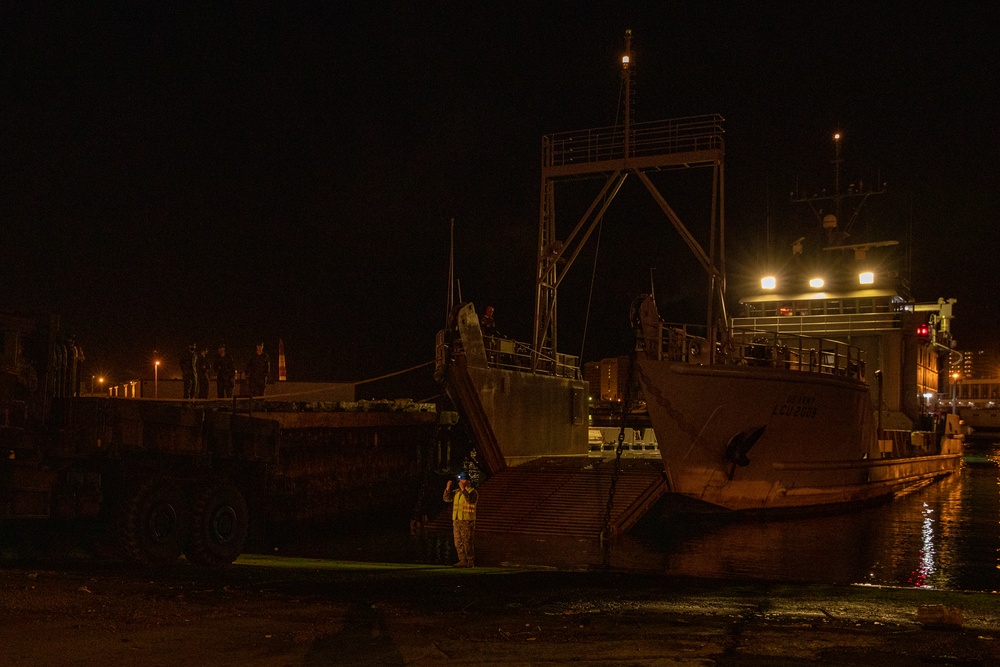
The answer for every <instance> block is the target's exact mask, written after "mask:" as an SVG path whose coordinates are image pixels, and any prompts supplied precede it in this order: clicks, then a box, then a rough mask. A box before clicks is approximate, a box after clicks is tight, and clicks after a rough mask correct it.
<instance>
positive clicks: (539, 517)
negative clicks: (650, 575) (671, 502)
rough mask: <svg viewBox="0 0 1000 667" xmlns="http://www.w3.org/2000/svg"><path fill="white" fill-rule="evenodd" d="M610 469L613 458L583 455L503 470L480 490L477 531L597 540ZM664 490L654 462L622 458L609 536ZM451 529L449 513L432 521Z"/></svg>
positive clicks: (658, 465)
mask: <svg viewBox="0 0 1000 667" xmlns="http://www.w3.org/2000/svg"><path fill="white" fill-rule="evenodd" d="M614 470H615V462H614V460H613V459H602V458H597V457H588V456H553V457H542V458H537V459H534V460H532V461H528V462H527V463H523V464H521V465H519V466H516V467H512V468H506V469H504V470H502V471H500V472H499V473H497V474H495V475H494V476H493V477H491V478H490V479H489V480H488V481H487V482H486V483H484V484H483V485H482V486H480V487H479V505H478V510H477V516H476V530H477V531H484V532H491V533H494V532H495V533H507V534H522V535H562V536H569V537H589V538H594V539H597V538H599V537H600V535H601V532H602V531H603V530H604V522H605V513H606V512H607V505H608V499H609V497H610V496H611V482H612V478H613V477H614ZM666 492H667V484H666V480H665V478H664V475H663V463H662V462H661V461H660V460H659V458H657V459H652V458H636V459H622V460H621V462H620V464H619V473H618V481H617V483H616V484H615V493H614V497H613V503H612V507H611V531H612V533H613V534H621V533H624V532H626V531H627V530H628V529H629V528H631V527H632V526H634V525H635V524H636V523H637V522H638V521H639V519H641V518H642V516H643V515H644V514H645V513H646V512H647V511H648V510H649V509H650V508H651V507H652V506H653V505H654V504H656V501H658V500H659V499H660V498H661V497H662V496H663V495H664V494H665V493H666ZM450 525H451V511H450V509H449V510H446V511H444V512H442V513H441V514H440V515H439V516H438V517H437V518H436V519H435V520H434V521H433V522H432V526H436V527H442V528H443V527H449V526H450Z"/></svg>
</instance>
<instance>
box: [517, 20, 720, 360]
mask: <svg viewBox="0 0 1000 667" xmlns="http://www.w3.org/2000/svg"><path fill="white" fill-rule="evenodd" d="M632 57H633V54H632V31H631V30H627V31H626V32H625V52H624V53H623V54H622V57H621V64H622V81H623V88H624V92H625V109H624V111H625V126H624V128H622V127H621V126H615V127H604V128H592V129H588V130H579V131H571V132H560V133H557V134H549V135H545V136H544V137H542V169H541V187H540V193H541V198H540V202H539V224H538V255H537V257H538V267H537V273H536V274H535V276H536V277H535V280H536V282H535V333H534V338H533V341H532V343H533V345H532V370H533V371H535V372H539V373H545V372H551V371H550V369H551V368H553V367H554V366H553V365H554V364H558V363H559V357H560V356H561V355H558V354H557V352H556V350H557V349H558V333H557V329H558V327H557V319H558V318H557V314H558V313H557V310H558V309H557V307H556V306H557V292H558V289H559V286H560V285H561V283H562V281H563V279H564V278H565V277H566V275H567V273H568V272H569V271H570V269H571V268H572V266H573V264H574V262H575V261H576V259H577V257H578V256H579V255H580V252H581V250H582V249H583V247H584V245H586V243H587V241H588V240H589V239H590V238H591V236H592V234H593V233H594V231H595V229H597V226H598V225H599V224H600V222H601V220H602V219H603V218H604V214H605V212H606V211H607V209H608V207H609V206H610V205H611V203H612V202H613V201H614V199H615V197H616V196H617V194H618V192H619V191H620V189H621V187H622V186H623V184H624V183H625V180H626V179H627V178H628V177H632V176H634V177H635V178H636V179H638V180H639V182H640V183H641V184H642V185H643V187H644V188H645V189H646V190H647V191H648V192H649V194H650V196H652V198H653V201H654V202H655V203H656V204H657V205H658V206H659V208H660V210H661V211H662V212H663V214H664V216H665V217H666V219H667V221H668V222H669V223H670V226H672V227H673V228H674V230H675V231H676V232H677V233H678V234H679V235H680V237H681V240H682V241H683V242H684V244H685V245H686V246H687V247H688V249H689V250H690V251H691V253H692V254H693V255H694V257H695V259H696V260H697V261H698V263H699V264H700V265H701V266H702V268H703V269H704V270H705V271H706V273H707V275H708V277H709V285H710V290H709V291H710V293H711V295H712V296H710V297H709V298H710V303H711V304H712V305H710V309H709V312H710V325H709V326H710V329H711V331H712V332H713V334H715V333H719V334H721V335H723V336H724V335H725V332H726V327H727V325H726V321H725V319H726V314H725V302H724V291H725V279H724V276H723V271H724V264H725V251H724V248H725V245H724V242H723V220H724V217H725V206H724V203H723V198H724V196H725V188H724V178H725V176H724V166H723V164H724V156H725V146H724V141H723V135H724V131H723V129H722V123H723V118H722V116H720V115H718V114H706V115H702V116H689V117H686V118H675V119H671V120H661V121H652V122H645V123H638V124H636V123H633V122H632V104H631V96H632V84H631V76H632V71H633V68H634V66H635V62H634V61H633V59H632ZM692 168H711V170H712V186H711V198H712V200H711V220H710V225H711V229H712V232H711V241H710V242H711V245H710V247H709V248H708V251H706V249H705V248H704V247H702V245H701V244H700V242H699V241H698V239H697V238H696V237H695V235H694V234H692V233H691V231H690V230H689V229H688V228H687V227H686V226H685V225H684V223H683V222H682V221H681V219H680V217H679V216H678V215H677V213H676V212H675V211H674V209H673V208H672V207H671V206H670V204H669V203H668V202H667V199H666V197H664V195H663V194H662V193H661V192H660V190H659V189H658V188H657V186H656V185H655V184H654V183H653V181H652V180H651V179H650V175H656V174H662V173H667V172H672V171H677V170H681V169H692ZM581 179H594V180H596V181H603V186H602V187H601V188H600V191H599V192H598V193H597V194H596V196H595V197H594V198H593V200H592V201H591V202H590V205H589V206H588V207H587V209H586V211H584V212H583V214H582V215H581V217H580V218H579V219H578V220H577V222H576V224H575V226H574V227H572V228H571V229H566V228H564V229H563V230H562V231H563V233H562V234H559V233H558V230H557V226H556V185H557V184H559V183H561V182H568V181H579V180H581ZM713 339H714V336H713ZM712 349H713V350H714V346H713V347H712Z"/></svg>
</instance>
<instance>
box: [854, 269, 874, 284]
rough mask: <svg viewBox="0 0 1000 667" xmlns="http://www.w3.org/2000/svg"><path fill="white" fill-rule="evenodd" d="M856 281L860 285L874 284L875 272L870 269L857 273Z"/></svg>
mask: <svg viewBox="0 0 1000 667" xmlns="http://www.w3.org/2000/svg"><path fill="white" fill-rule="evenodd" d="M858 282H859V283H861V284H862V285H874V284H875V274H874V273H872V272H871V271H862V272H861V273H859V274H858Z"/></svg>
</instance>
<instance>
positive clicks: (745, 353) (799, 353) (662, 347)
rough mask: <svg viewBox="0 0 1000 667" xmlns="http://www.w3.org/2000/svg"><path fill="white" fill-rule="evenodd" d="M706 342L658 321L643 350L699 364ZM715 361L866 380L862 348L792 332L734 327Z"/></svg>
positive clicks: (680, 327) (679, 328) (668, 358)
mask: <svg viewBox="0 0 1000 667" xmlns="http://www.w3.org/2000/svg"><path fill="white" fill-rule="evenodd" d="M707 344H708V342H707V341H706V340H705V338H704V337H701V336H695V335H693V334H691V333H690V332H689V331H688V327H686V326H683V325H669V324H664V323H662V322H661V323H660V327H659V331H658V332H656V335H655V337H654V338H653V339H652V340H646V341H645V349H646V353H647V354H650V355H652V356H653V357H654V358H655V359H666V360H668V361H675V362H684V363H699V362H700V361H701V360H702V359H705V360H706V363H707V356H705V355H704V351H703V348H704V346H705V345H707ZM716 363H718V364H721V365H728V366H763V367H770V368H780V369H785V370H792V371H800V372H804V373H825V374H828V375H838V376H842V377H848V378H852V379H855V380H859V381H862V382H863V381H865V361H864V353H863V351H862V350H861V348H859V347H856V346H854V345H848V344H847V343H841V342H840V341H835V340H830V339H827V338H818V337H814V336H801V335H798V334H794V333H778V332H776V331H763V330H760V329H745V328H733V329H732V330H730V337H729V342H728V344H727V345H726V346H725V347H724V348H720V349H719V350H718V353H717V355H716Z"/></svg>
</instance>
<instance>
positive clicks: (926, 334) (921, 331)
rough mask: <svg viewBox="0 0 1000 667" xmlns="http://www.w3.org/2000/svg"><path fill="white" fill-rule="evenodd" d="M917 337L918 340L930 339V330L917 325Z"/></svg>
mask: <svg viewBox="0 0 1000 667" xmlns="http://www.w3.org/2000/svg"><path fill="white" fill-rule="evenodd" d="M917 337H918V338H930V337H931V330H930V327H928V326H927V325H926V324H918V325H917Z"/></svg>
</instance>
